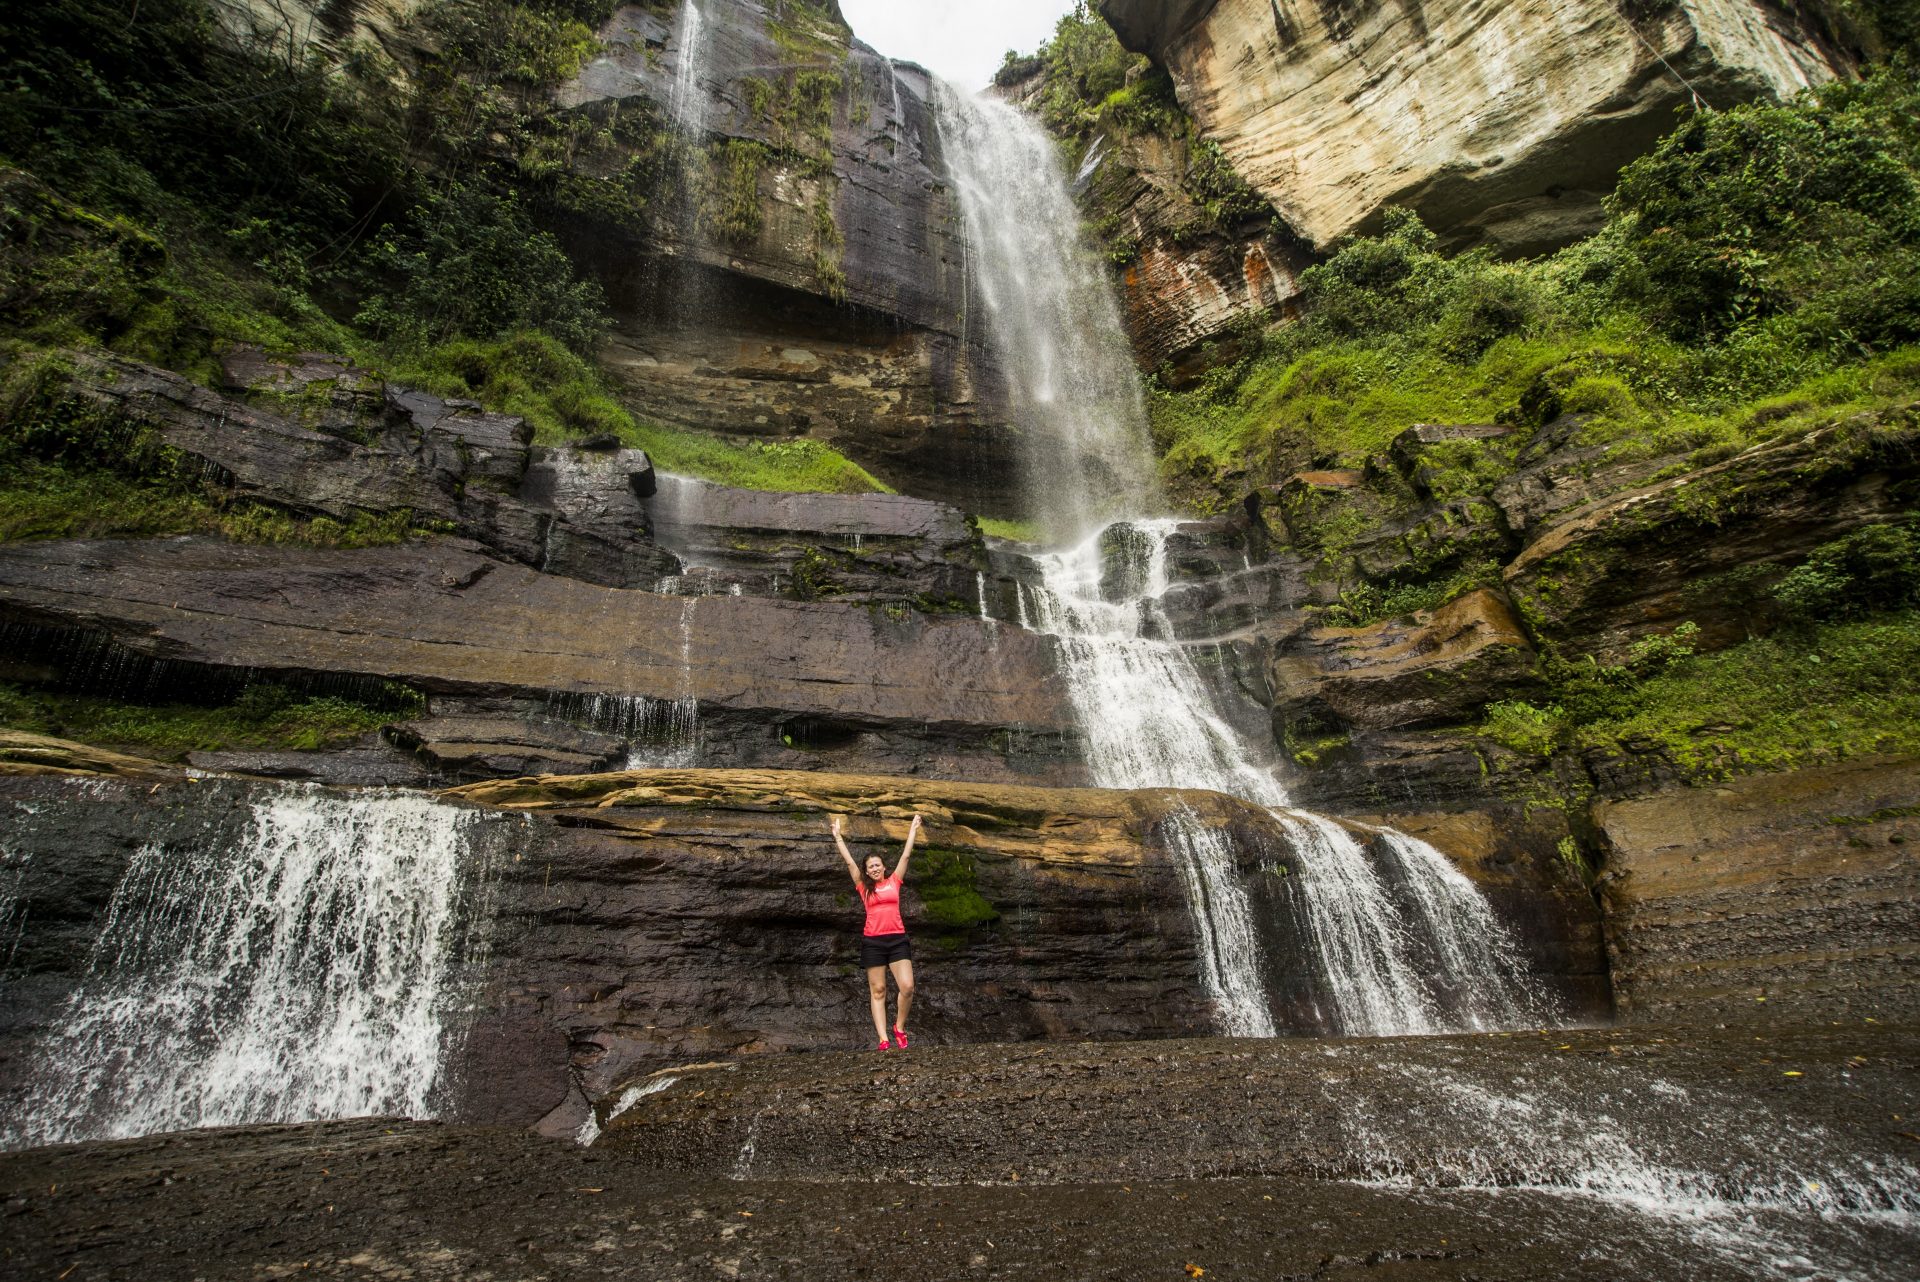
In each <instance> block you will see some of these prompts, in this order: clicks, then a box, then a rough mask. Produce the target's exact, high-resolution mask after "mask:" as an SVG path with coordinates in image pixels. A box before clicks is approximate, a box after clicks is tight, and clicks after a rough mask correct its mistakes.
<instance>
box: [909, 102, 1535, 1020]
mask: <svg viewBox="0 0 1920 1282" xmlns="http://www.w3.org/2000/svg"><path fill="white" fill-rule="evenodd" d="M940 112H941V119H942V122H943V123H942V127H943V129H944V130H945V131H946V135H947V137H948V141H949V143H950V144H953V145H951V146H950V149H949V163H950V165H951V166H952V167H953V169H954V173H955V177H956V181H957V182H958V183H959V186H960V193H961V201H960V203H961V209H962V210H963V212H964V213H965V215H966V220H967V229H968V249H969V255H970V257H969V268H970V275H971V277H972V278H973V279H974V280H975V282H976V284H977V290H976V292H977V293H978V294H979V296H980V297H981V298H982V300H983V302H984V304H985V307H984V316H983V321H984V323H985V324H986V325H987V327H988V329H989V334H990V337H991V339H992V341H993V342H994V343H995V344H996V345H997V346H998V347H999V349H1000V350H1001V351H1002V353H1003V355H1004V359H1005V363H1006V365H1007V367H1008V369H1009V370H1010V371H1011V372H1012V374H1013V380H1014V383H1015V386H1016V390H1017V392H1018V394H1019V400H1018V406H1019V409H1020V410H1021V412H1022V416H1023V417H1022V419H1021V421H1022V423H1023V426H1025V427H1026V429H1027V430H1028V432H1029V433H1030V436H1031V441H1030V444H1029V446H1028V448H1027V451H1026V454H1025V455H1024V463H1025V466H1026V469H1027V475H1026V478H1025V479H1026V482H1027V484H1028V486H1029V487H1030V489H1031V491H1032V493H1033V495H1034V504H1035V510H1036V511H1037V512H1039V513H1041V514H1043V516H1044V517H1045V518H1046V520H1047V523H1048V524H1049V525H1050V526H1051V528H1052V531H1053V532H1054V533H1055V534H1056V536H1058V535H1066V536H1068V538H1067V542H1068V544H1069V547H1070V550H1068V551H1064V552H1056V553H1053V554H1050V555H1045V556H1041V557H1039V558H1038V559H1037V564H1038V567H1039V569H1040V571H1041V575H1042V580H1043V584H1044V586H1042V587H1040V588H1038V589H1035V590H1034V591H1033V592H1032V604H1031V606H1029V605H1028V597H1027V594H1026V593H1025V592H1022V593H1021V595H1020V600H1019V604H1020V609H1021V621H1022V623H1023V624H1027V623H1031V625H1032V626H1035V627H1037V628H1039V629H1040V630H1042V631H1044V632H1048V633H1051V634H1053V635H1054V636H1056V637H1058V638H1059V643H1060V654H1061V658H1062V661H1063V668H1064V674H1065V677H1066V685H1067V689H1068V691H1069V693H1070V697H1071V699H1072V702H1073V705H1074V711H1075V713H1076V714H1077V717H1078V720H1079V724H1080V726H1081V729H1082V733H1083V734H1084V735H1085V738H1086V743H1087V764H1088V768H1089V770H1090V771H1091V773H1092V776H1093V779H1094V781H1095V782H1096V783H1099V784H1101V785H1103V786H1106V787H1113V788H1168V787H1177V788H1205V789H1212V790H1216V791H1220V792H1225V793H1228V794H1231V795H1234V796H1238V797H1242V798H1245V799H1247V800H1249V801H1251V802H1253V803H1255V804H1257V805H1260V806H1264V807H1267V808H1269V809H1272V810H1280V809H1282V808H1284V807H1286V806H1288V804H1289V798H1288V796H1287V793H1286V790H1285V788H1284V787H1283V786H1282V785H1281V784H1280V782H1279V780H1278V778H1277V776H1276V775H1275V767H1276V763H1275V762H1274V760H1273V758H1272V754H1271V753H1270V752H1262V751H1260V750H1258V749H1255V748H1253V747H1252V745H1251V744H1249V743H1248V742H1247V741H1246V740H1244V739H1243V738H1242V737H1241V736H1240V735H1239V733H1238V732H1237V731H1236V730H1235V729H1234V728H1233V726H1232V725H1231V724H1229V722H1228V721H1227V720H1226V719H1225V718H1223V717H1221V716H1220V715H1219V714H1218V713H1217V712H1216V711H1215V708H1214V697H1213V694H1212V692H1211V691H1209V690H1208V689H1207V687H1206V685H1205V684H1204V683H1203V682H1202V680H1201V677H1200V673H1199V671H1198V670H1197V668H1196V667H1195V665H1194V664H1193V662H1192V660H1191V658H1190V657H1189V655H1188V653H1187V651H1186V649H1185V648H1184V647H1183V646H1182V645H1180V644H1179V643H1178V642H1175V641H1172V640H1171V639H1170V638H1171V637H1172V636H1173V635H1174V629H1173V627H1172V625H1171V623H1170V622H1169V620H1168V619H1167V617H1166V615H1165V614H1164V613H1163V612H1162V610H1161V608H1160V605H1159V602H1160V600H1161V598H1163V597H1164V596H1165V595H1166V594H1167V591H1168V587H1169V578H1168V545H1169V538H1170V536H1171V535H1172V534H1173V532H1174V531H1175V529H1176V528H1177V527H1178V524H1179V523H1178V522H1174V521H1165V520H1160V521H1143V520H1139V519H1131V520H1125V521H1119V522H1116V523H1112V524H1107V521H1106V518H1109V517H1111V516H1112V515H1115V514H1116V513H1120V512H1124V513H1126V514H1127V515H1129V516H1131V517H1135V518H1137V517H1138V516H1140V515H1142V514H1143V513H1144V512H1146V511H1147V510H1149V509H1150V507H1152V506H1153V505H1155V504H1156V500H1157V496H1156V492H1155V488H1154V486H1153V485H1151V484H1150V483H1149V478H1150V477H1151V476H1152V475H1154V473H1153V472H1152V471H1151V458H1152V456H1151V453H1150V451H1149V450H1148V449H1147V445H1146V433H1145V423H1144V413H1143V410H1142V407H1141V402H1140V399H1139V392H1138V384H1137V380H1136V378H1135V376H1134V373H1133V371H1132V369H1131V368H1130V367H1129V366H1128V365H1127V363H1126V362H1125V360H1124V359H1123V357H1122V344H1121V332H1120V320H1119V314H1118V311H1117V309H1116V308H1115V306H1114V303H1113V296H1112V289H1111V286H1110V283H1109V282H1108V281H1107V280H1106V278H1105V276H1104V275H1103V274H1101V273H1100V272H1099V270H1098V269H1097V268H1096V267H1095V266H1094V265H1093V264H1092V263H1091V262H1089V261H1087V260H1086V259H1085V257H1084V254H1083V252H1082V250H1081V248H1080V246H1079V245H1078V244H1077V243H1075V239H1074V238H1073V237H1072V236H1071V235H1069V234H1067V233H1065V232H1064V231H1063V230H1062V229H1064V228H1072V227H1074V226H1075V223H1074V221H1073V219H1072V204H1071V196H1070V193H1069V192H1068V190H1067V186H1066V182H1065V178H1064V176H1063V175H1062V174H1061V173H1060V171H1059V168H1058V165H1057V162H1056V160H1055V158H1054V148H1053V144H1052V143H1051V141H1050V140H1049V139H1048V138H1047V137H1046V135H1045V134H1043V133H1042V132H1041V131H1040V130H1039V128H1038V127H1037V126H1036V125H1035V124H1034V123H1033V122H1032V121H1030V120H1028V119H1026V118H1025V117H1023V116H1022V115H1021V113H1019V112H1018V111H1017V110H1015V109H1014V108H1012V107H1009V106H1007V105H1005V104H1003V103H999V102H996V101H993V100H990V99H974V98H969V97H966V96H964V95H962V94H960V93H958V92H957V91H955V90H953V89H952V88H951V87H950V86H944V85H943V86H941V92H940ZM1129 469H1132V470H1129ZM1102 527H1104V528H1102ZM1282 822H1283V823H1284V824H1286V825H1288V826H1289V827H1290V828H1291V829H1292V830H1293V832H1294V836H1295V841H1294V843H1293V844H1294V847H1295V848H1296V849H1298V850H1300V851H1301V853H1302V855H1303V857H1302V858H1301V859H1300V861H1299V863H1300V893H1299V895H1298V897H1297V904H1298V911H1299V912H1300V913H1301V914H1302V918H1303V923H1302V924H1303V925H1304V926H1305V927H1306V930H1305V932H1304V933H1305V935H1306V937H1307V938H1308V939H1310V940H1311V941H1312V942H1313V946H1314V947H1315V948H1317V949H1318V969H1319V973H1320V978H1321V984H1320V986H1319V993H1320V1000H1319V1001H1317V1002H1316V1001H1312V1000H1311V999H1309V1000H1308V1001H1307V1002H1306V1003H1305V1004H1304V1006H1305V1009H1306V1010H1308V1011H1310V1012H1311V1014H1310V1015H1309V1016H1308V1019H1309V1025H1308V1026H1309V1027H1313V1028H1335V1029H1340V1030H1342V1031H1346V1032H1356V1033H1373V1034H1386V1033H1399V1032H1426V1031H1435V1030H1437V1029H1440V1028H1444V1027H1448V1026H1450V1023H1449V1021H1450V1020H1454V1019H1464V1020H1465V1021H1466V1026H1469V1027H1483V1026H1489V1025H1499V1024H1510V1023H1512V1022H1514V1021H1516V1020H1519V1019H1521V1018H1523V1017H1524V1018H1528V1019H1534V1018H1550V1017H1551V1014H1552V1011H1551V1003H1550V1002H1548V1001H1547V1000H1546V999H1545V998H1544V997H1538V996H1535V995H1533V994H1531V993H1529V992H1528V991H1527V990H1528V980H1527V977H1526V975H1525V972H1524V968H1523V967H1522V966H1521V965H1520V964H1519V961H1518V955H1517V952H1516V950H1515V948H1514V947H1513V944H1512V942H1511V941H1510V940H1509V939H1507V937H1506V936H1505V933H1504V932H1503V931H1501V930H1500V929H1499V927H1498V924H1497V923H1496V922H1495V920H1494V918H1493V916H1492V914H1491V912H1489V911H1487V910H1486V907H1485V905H1484V903H1482V902H1480V901H1479V897H1478V893H1477V892H1476V891H1475V890H1474V889H1473V888H1472V886H1471V885H1470V884H1468V883H1467V882H1466V881H1465V879H1464V878H1461V877H1460V876H1459V875H1458V873H1456V872H1454V871H1453V870H1452V869H1451V868H1450V867H1448V866H1447V865H1446V861H1445V858H1444V857H1443V856H1440V855H1439V854H1438V853H1437V852H1436V853H1433V854H1432V858H1431V859H1429V858H1426V857H1424V854H1425V853H1426V852H1424V851H1423V852H1419V854H1417V855H1416V856H1415V857H1408V856H1409V854H1410V853H1411V852H1414V851H1416V848H1417V847H1418V846H1419V843H1417V842H1414V841H1413V839H1411V838H1404V839H1401V842H1400V844H1395V843H1391V842H1389V843H1387V846H1386V849H1387V851H1388V852H1389V854H1390V855H1391V861H1390V863H1389V864H1388V865H1386V866H1385V867H1384V868H1383V867H1378V866H1376V865H1375V864H1374V862H1372V861H1371V860H1370V859H1369V858H1368V855H1367V853H1366V851H1365V850H1364V849H1363V848H1362V847H1361V846H1360V844H1359V843H1358V842H1357V841H1356V840H1355V839H1354V837H1353V836H1352V835H1351V834H1350V833H1348V832H1347V831H1346V830H1345V829H1343V828H1342V827H1340V826H1339V825H1337V824H1334V823H1332V822H1330V821H1327V820H1324V819H1320V818H1318V817H1316V816H1306V815H1301V816H1294V817H1285V816H1283V818H1282ZM1169 837H1170V840H1171V842H1172V844H1173V847H1174V849H1175V850H1176V851H1177V852H1178V855H1179V857H1180V860H1181V867H1182V878H1183V882H1184V884H1185V886H1186V889H1187V898H1188V904H1189V907H1190V909H1191V911H1192V913H1193V918H1194V929H1195V932H1196V934H1197V936H1198V937H1199V940H1200V944H1201V958H1202V961H1201V973H1202V976H1203V980H1204V982H1205V984H1206V987H1207V991H1208V993H1209V994H1210V995H1211V996H1212V998H1213V1000H1214V1004H1215V1008H1216V1010H1217V1012H1218V1017H1219V1020H1220V1025H1221V1027H1222V1029H1223V1030H1224V1031H1227V1032H1229V1033H1235V1034H1239V1035H1244V1036H1256V1037H1260V1036H1272V1035H1274V1034H1275V1033H1276V1032H1277V1031H1278V1030H1279V1025H1278V1024H1276V1022H1275V1019H1274V1013H1273V1005H1272V1001H1271V998H1270V996H1269V993H1268V991H1267V985H1266V979H1265V976H1266V973H1267V971H1268V969H1269V967H1268V964H1267V962H1266V960H1265V959H1264V958H1263V957H1262V956H1261V948H1260V934H1261V932H1260V930H1259V929H1258V928H1257V926H1256V923H1255V921H1254V918H1253V914H1254V907H1253V905H1252V903H1251V902H1250V899H1249V896H1248V894H1247V892H1246V890H1245V889H1244V887H1243V886H1242V885H1241V882H1240V879H1239V871H1238V867H1237V863H1238V860H1237V859H1236V857H1235V851H1234V848H1233V845H1232V842H1231V841H1230V840H1229V839H1226V838H1224V837H1223V836H1222V834H1219V833H1214V832H1207V831H1205V830H1204V829H1203V827H1202V826H1201V825H1198V824H1194V823H1190V822H1185V821H1183V819H1182V817H1180V816H1178V815H1176V816H1175V817H1174V819H1173V821H1172V823H1171V824H1170V826H1169ZM1388 874H1391V875H1393V876H1396V877H1398V878H1399V879H1400V880H1401V881H1402V882H1403V883H1405V885H1406V886H1407V887H1408V890H1407V894H1406V896H1405V897H1406V898H1407V899H1408V900H1409V905H1410V907H1411V908H1412V909H1413V910H1414V911H1413V914H1412V920H1409V916H1408V914H1407V913H1406V912H1404V911H1402V910H1401V909H1400V908H1399V907H1397V906H1396V905H1395V904H1394V903H1393V901H1392V899H1391V898H1390V897H1389V892H1388V887H1387V875H1388ZM1429 883H1431V884H1429ZM1469 903H1471V904H1474V905H1476V906H1477V908H1478V911H1477V912H1473V913H1469V914H1466V915H1465V916H1463V915H1462V914H1461V913H1460V912H1459V911H1458V910H1459V909H1460V908H1462V907H1463V906H1465V905H1466V904H1469ZM1423 938H1429V939H1431V940H1432V941H1433V946H1432V947H1431V948H1430V949H1428V950H1427V951H1426V953H1425V954H1424V956H1423V958H1422V960H1424V961H1426V962H1428V963H1429V964H1430V969H1429V971H1428V973H1427V974H1426V975H1421V976H1416V972H1415V969H1414V966H1415V960H1414V951H1413V950H1414V947H1415V941H1416V940H1417V939H1423ZM1469 957H1471V958H1472V959H1473V960H1472V961H1470V962H1469V961H1468V960H1467V959H1468V958H1469ZM1463 966H1464V967H1465V971H1464V972H1463V971H1462V969H1461V968H1462V967H1463ZM1441 990H1446V998H1447V1000H1449V1001H1450V1002H1451V1003H1452V1004H1453V1006H1454V1009H1450V1010H1449V1009H1443V1006H1442V1004H1441V1002H1442V997H1441ZM1293 1009H1294V1010H1295V1011H1300V1010H1301V1009H1302V1004H1301V1003H1298V1002H1296V1003H1295V1004H1294V1007H1293Z"/></svg>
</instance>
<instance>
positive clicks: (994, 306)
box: [935, 82, 1156, 539]
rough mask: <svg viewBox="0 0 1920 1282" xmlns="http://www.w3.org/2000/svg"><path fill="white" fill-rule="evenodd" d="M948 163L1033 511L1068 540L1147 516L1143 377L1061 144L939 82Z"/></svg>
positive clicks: (1014, 114) (1017, 115)
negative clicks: (1131, 516)
mask: <svg viewBox="0 0 1920 1282" xmlns="http://www.w3.org/2000/svg"><path fill="white" fill-rule="evenodd" d="M935 98H936V104H937V107H938V111H939V121H940V130H941V137H942V139H943V142H944V144H945V150H946V158H947V166H948V169H949V170H950V171H951V173H952V175H953V181H954V185H955V187H956V188H957V189H958V195H959V203H960V209H961V212H962V214H963V215H964V217H965V222H966V230H967V241H966V264H967V281H968V286H969V297H970V298H971V299H974V300H977V301H978V303H979V306H980V310H979V312H978V315H977V319H976V320H975V322H974V323H975V324H977V325H978V326H980V327H981V329H982V331H983V332H984V334H985V336H986V338H987V340H988V341H989V342H990V343H991V344H992V347H993V350H994V351H995V352H996V353H997V354H998V355H999V358H1000V363H1001V365H1002V366H1003V368H1004V369H1005V371H1006V375H1007V380H1008V383H1009V384H1010V388H1011V396H1012V413H1013V418H1014V422H1015V424H1016V426H1017V427H1018V428H1019V430H1020V432H1021V434H1022V447H1021V460H1020V461H1021V469H1022V471H1021V476H1022V482H1023V484H1024V486H1025V487H1026V491H1027V493H1028V495H1029V497H1030V502H1029V510H1030V511H1032V512H1034V513H1036V514H1038V515H1040V516H1042V517H1043V519H1045V520H1046V521H1047V522H1049V523H1050V524H1051V525H1052V526H1053V527H1055V528H1053V529H1052V530H1051V531H1050V532H1051V533H1052V534H1053V535H1055V536H1056V537H1060V538H1064V539H1078V538H1081V537H1084V536H1085V535H1087V534H1088V533H1090V532H1091V530H1092V529H1093V527H1094V526H1095V525H1096V524H1098V523H1099V522H1100V521H1102V520H1103V519H1106V520H1110V519H1112V518H1114V517H1116V516H1119V515H1122V514H1125V513H1132V512H1139V511H1142V510H1143V509H1145V508H1147V507H1149V506H1151V505H1152V504H1153V501H1154V495H1155V489H1156V487H1155V481H1154V478H1155V476H1156V469H1155V467H1154V460H1153V456H1152V452H1151V451H1150V449H1149V448H1148V445H1147V431H1146V408H1145V404H1144V402H1143V401H1142V399H1141V393H1140V380H1139V376H1138V374H1137V373H1136V372H1135V370H1134V367H1133V362H1132V360H1131V358H1130V357H1129V355H1128V351H1127V347H1126V342H1125V339H1124V338H1123V337H1122V335H1121V330H1120V314H1119V309H1118V308H1117V307H1116V306H1115V304H1114V299H1113V291H1112V288H1111V286H1110V285H1109V283H1108V281H1107V279H1106V274H1105V271H1104V269H1103V267H1102V265H1101V263H1100V261H1099V260H1098V258H1097V257H1095V255H1094V253H1093V251H1092V249H1091V247H1089V246H1088V245H1087V244H1086V243H1085V241H1084V240H1083V239H1082V236H1081V233H1080V216H1079V213H1078V211H1077V209H1076V208H1075V206H1074V203H1073V197H1072V195H1071V194H1070V193H1069V192H1068V190H1067V184H1066V179H1065V176H1064V175H1063V174H1062V173H1061V172H1060V162H1059V159H1058V153H1057V148H1056V146H1055V143H1054V141H1053V139H1052V138H1051V137H1050V136H1049V135H1048V134H1047V133H1046V132H1045V131H1044V130H1042V129H1041V128H1040V127H1039V125H1037V124H1036V123H1035V122H1034V121H1032V120H1031V119H1029V118H1028V117H1027V116H1025V115H1023V114H1022V113H1021V112H1019V111H1018V110H1016V109H1014V108H1013V107H1010V106H1008V105H1007V104H1005V103H1002V102H998V101H995V100H993V99H990V98H979V97H975V96H973V95H970V94H967V93H964V92H962V91H960V90H957V89H955V88H953V87H952V86H951V85H948V84H945V83H944V82H943V83H940V84H938V85H937V86H936V88H935Z"/></svg>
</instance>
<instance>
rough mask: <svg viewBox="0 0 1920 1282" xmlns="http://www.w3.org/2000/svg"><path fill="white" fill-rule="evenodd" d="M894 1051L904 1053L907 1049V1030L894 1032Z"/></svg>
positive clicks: (897, 1029) (900, 1029) (895, 1030)
mask: <svg viewBox="0 0 1920 1282" xmlns="http://www.w3.org/2000/svg"><path fill="white" fill-rule="evenodd" d="M893 1049H895V1050H897V1051H903V1050H905V1049H907V1030H906V1029H904V1028H896V1029H894V1030H893Z"/></svg>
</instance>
